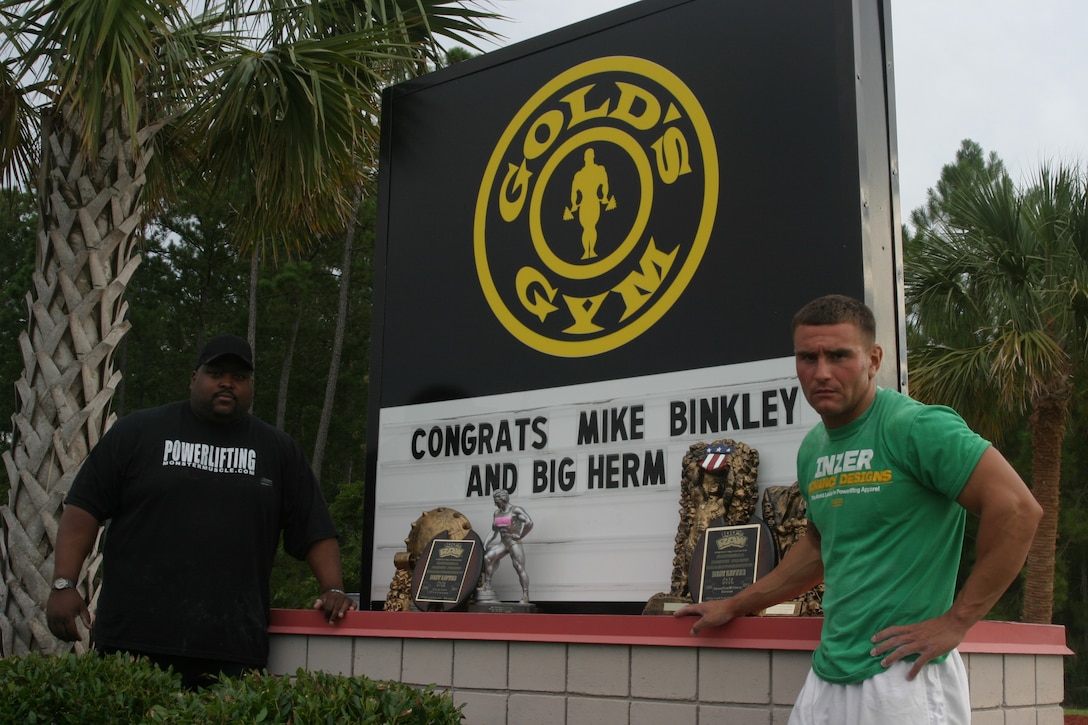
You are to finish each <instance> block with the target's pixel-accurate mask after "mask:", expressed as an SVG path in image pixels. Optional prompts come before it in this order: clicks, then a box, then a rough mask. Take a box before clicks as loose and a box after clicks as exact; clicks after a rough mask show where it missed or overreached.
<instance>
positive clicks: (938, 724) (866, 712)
mask: <svg viewBox="0 0 1088 725" xmlns="http://www.w3.org/2000/svg"><path fill="white" fill-rule="evenodd" d="M911 666H912V663H910V662H904V661H903V660H900V661H898V662H895V663H893V664H892V665H891V666H890V667H888V669H887V670H885V671H884V672H881V673H880V674H878V675H874V676H873V677H870V678H869V679H867V680H864V681H863V682H858V683H855V684H852V685H835V684H832V683H830V682H825V681H823V680H821V679H820V678H819V677H817V676H816V674H815V673H814V672H813V671H812V670H809V672H808V677H807V678H805V686H804V687H802V688H801V692H800V694H799V695H797V702H796V703H795V704H794V706H793V712H792V713H791V714H790V722H789V725H885V723H887V724H888V725H893V724H894V725H968V723H970V722H971V695H970V692H969V691H968V687H967V670H966V668H964V666H963V660H962V659H961V658H960V654H959V652H957V651H956V650H952V651H951V652H950V653H949V654H948V658H947V659H945V661H944V662H942V663H941V664H939V665H935V664H933V663H929V664H927V665H926V666H925V667H923V668H922V671H921V672H920V673H918V676H917V677H915V678H914V679H913V680H908V679H907V673H908V672H909V671H910V668H911Z"/></svg>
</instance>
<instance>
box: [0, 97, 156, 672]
mask: <svg viewBox="0 0 1088 725" xmlns="http://www.w3.org/2000/svg"><path fill="white" fill-rule="evenodd" d="M105 116H106V117H107V118H109V117H110V115H109V114H105ZM42 126H43V128H42V138H43V152H42V172H41V175H40V177H39V203H40V207H41V216H40V221H39V225H38V240H37V248H36V250H35V269H34V276H33V288H32V289H31V290H30V291H29V293H28V294H27V304H28V306H29V309H30V321H29V325H28V330H27V331H26V332H24V333H22V334H21V335H20V336H19V347H20V349H21V350H22V354H23V365H24V367H23V373H22V375H21V377H20V378H19V380H18V381H17V382H16V383H15V392H16V397H17V403H18V410H17V412H16V413H15V415H14V416H12V419H13V422H14V436H13V445H12V449H11V451H10V452H7V453H5V454H4V465H5V468H6V469H7V474H8V478H9V480H10V482H11V491H10V493H9V497H8V505H7V506H4V507H3V508H2V509H0V533H2V545H0V554H2V555H3V559H2V561H0V575H2V581H0V655H4V656H6V655H17V654H23V653H27V652H56V651H61V650H65V649H69V648H70V647H71V646H70V645H68V644H66V643H63V642H59V641H58V640H56V639H55V638H54V637H53V636H52V634H50V632H49V630H48V627H47V625H46V621H45V614H44V611H43V608H44V605H45V601H46V599H47V598H48V595H49V591H50V582H51V580H52V576H53V547H54V544H55V542H56V533H57V521H58V520H59V517H60V513H61V509H62V506H63V501H64V497H65V496H66V495H67V493H68V489H69V487H70V486H71V482H72V479H73V478H74V477H75V474H76V472H77V471H78V470H79V467H80V465H81V464H82V463H83V460H84V458H85V457H86V456H87V453H88V452H89V451H90V450H91V448H93V447H94V445H95V444H96V443H98V440H99V439H100V438H101V437H102V434H103V433H104V432H105V430H106V429H107V428H108V427H109V425H110V424H111V423H112V422H113V418H114V417H115V416H114V415H113V414H112V413H111V412H110V401H111V399H112V397H113V393H114V391H115V389H116V388H117V385H118V383H119V382H120V379H121V373H120V372H119V371H117V370H115V369H114V364H113V355H114V351H115V349H116V348H117V345H118V344H119V343H120V341H121V338H122V337H123V336H124V334H125V333H126V332H127V331H128V328H129V323H128V321H127V320H126V319H125V310H126V307H127V303H126V302H125V301H124V299H123V295H124V292H125V287H126V285H127V284H128V281H129V279H130V278H131V276H132V273H133V272H134V271H135V269H136V267H137V266H138V265H139V264H140V255H139V254H138V253H137V252H136V242H137V235H136V231H137V229H138V228H139V227H140V225H141V223H142V220H143V211H144V210H143V205H142V203H141V200H140V197H141V192H142V190H143V186H144V182H145V179H144V168H145V165H146V163H147V161H148V160H149V158H150V153H149V152H146V151H145V149H146V148H148V146H144V147H141V148H139V149H136V150H134V146H133V143H132V140H131V139H129V138H127V128H128V127H127V125H126V124H124V123H121V124H120V125H117V126H114V125H111V124H108V123H107V124H106V127H105V128H104V129H103V131H102V137H101V148H100V149H99V151H98V156H97V158H88V157H87V156H85V155H84V154H83V153H81V151H80V148H79V128H80V124H79V119H78V118H77V117H76V116H75V113H74V112H73V110H72V109H71V108H70V107H64V108H62V109H61V110H60V112H58V113H55V114H52V115H50V116H49V117H47V118H44V119H43V123H42ZM141 133H146V134H147V135H148V136H150V134H151V133H153V132H152V131H151V130H149V129H144V130H143V131H141ZM140 140H141V143H144V144H149V142H150V139H149V138H141V139H140ZM100 562H101V558H100V556H99V555H98V554H97V547H96V551H95V553H94V554H92V556H91V558H90V560H89V564H88V566H87V567H86V568H85V570H84V572H83V573H82V575H81V577H80V584H79V586H80V590H81V591H82V592H83V594H84V595H85V596H87V597H88V598H89V599H90V600H91V601H92V603H93V602H94V600H95V599H97V592H96V591H95V582H94V580H95V574H96V573H97V570H98V567H99V564H100ZM86 642H87V638H86V635H84V640H83V643H81V644H80V645H78V646H77V649H79V650H82V649H83V648H84V647H85V643H86Z"/></svg>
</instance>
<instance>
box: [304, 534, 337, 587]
mask: <svg viewBox="0 0 1088 725" xmlns="http://www.w3.org/2000/svg"><path fill="white" fill-rule="evenodd" d="M306 563H307V564H308V565H309V566H310V571H312V572H313V574H314V577H315V578H316V579H317V585H318V587H319V588H320V589H321V591H322V592H327V591H329V590H330V589H340V590H342V589H343V588H344V575H343V571H342V570H341V565H340V544H339V542H338V541H337V540H336V539H321V540H320V541H315V542H314V543H313V544H312V545H311V546H310V549H309V551H307V552H306Z"/></svg>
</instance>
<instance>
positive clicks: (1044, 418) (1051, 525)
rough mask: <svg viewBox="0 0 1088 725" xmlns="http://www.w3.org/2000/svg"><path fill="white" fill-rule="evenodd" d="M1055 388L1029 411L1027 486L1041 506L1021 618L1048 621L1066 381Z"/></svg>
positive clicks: (1030, 554) (1029, 554)
mask: <svg viewBox="0 0 1088 725" xmlns="http://www.w3.org/2000/svg"><path fill="white" fill-rule="evenodd" d="M1058 390H1059V391H1062V390H1064V391H1065V392H1064V393H1063V392H1058V393H1055V394H1052V395H1040V396H1038V397H1037V398H1036V399H1035V401H1034V404H1033V408H1032V414H1031V443H1032V458H1031V466H1032V474H1031V488H1032V492H1033V493H1034V494H1035V499H1036V500H1037V501H1038V502H1039V505H1040V506H1042V507H1043V518H1042V520H1040V521H1039V528H1038V529H1036V531H1035V539H1034V540H1033V541H1032V542H1031V549H1030V550H1029V551H1028V560H1027V570H1026V575H1025V580H1024V614H1023V620H1024V621H1025V622H1030V623H1033V624H1050V620H1051V616H1052V615H1053V612H1054V553H1055V551H1056V547H1057V542H1058V514H1059V507H1060V504H1061V467H1062V440H1063V438H1064V437H1065V423H1066V418H1067V416H1068V412H1069V385H1068V384H1066V385H1059V386H1058Z"/></svg>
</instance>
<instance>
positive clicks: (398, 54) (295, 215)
mask: <svg viewBox="0 0 1088 725" xmlns="http://www.w3.org/2000/svg"><path fill="white" fill-rule="evenodd" d="M190 8H192V11H190ZM493 17H495V16H494V14H493V13H488V12H483V11H481V10H476V9H472V8H470V7H466V6H465V4H464V3H461V2H457V1H456V0H324V1H320V2H302V1H301V0H206V1H205V2H203V3H199V2H197V1H196V0H110V1H109V2H104V1H101V2H100V1H92V2H88V1H87V0H0V58H3V59H4V60H3V61H0V128H2V129H3V136H2V138H0V163H2V164H3V166H2V168H0V176H2V177H3V180H4V181H9V180H13V179H28V178H30V177H34V176H36V178H37V183H38V202H39V210H40V222H39V229H38V235H37V246H36V256H35V273H34V281H33V285H32V289H31V290H30V291H29V293H28V295H27V304H28V306H29V308H30V325H29V329H28V331H27V332H26V333H25V334H23V335H20V339H19V343H18V344H19V347H20V349H21V352H22V358H23V361H24V371H23V374H22V377H21V378H20V379H19V381H18V382H17V383H16V396H17V399H18V406H17V407H18V409H17V412H16V414H15V416H13V420H14V441H13V446H12V450H11V452H10V453H9V454H5V456H4V464H5V468H6V470H7V473H8V477H9V479H10V481H11V490H10V492H9V498H8V505H7V506H4V507H2V509H0V530H2V534H3V535H2V537H0V654H20V653H24V652H28V651H53V650H55V649H56V648H57V647H58V643H57V642H56V641H55V640H54V638H53V637H52V636H51V635H50V634H49V632H48V630H47V628H46V626H45V621H44V616H43V614H42V605H43V603H44V602H45V600H46V598H47V595H48V592H49V581H48V577H49V576H50V575H51V572H52V551H53V544H54V541H55V535H56V521H57V519H58V516H59V513H60V509H61V505H62V501H63V499H64V496H65V494H66V492H67V490H68V487H69V485H70V483H71V480H72V478H73V477H74V475H75V473H76V471H77V470H78V468H79V466H80V464H81V463H82V461H83V459H84V457H85V456H86V455H87V452H88V451H89V450H90V449H91V447H93V446H94V445H95V443H97V441H98V439H99V438H100V437H101V435H102V433H103V432H104V430H105V429H106V428H107V427H108V425H109V423H110V421H111V414H110V400H111V398H112V395H113V392H114V390H115V389H116V387H117V385H118V383H119V380H120V373H119V372H118V371H117V370H115V368H114V364H113V355H114V351H115V349H116V347H117V345H118V343H119V342H120V340H121V338H122V337H123V336H124V334H125V332H126V331H127V329H128V322H127V321H126V315H125V312H126V302H125V300H124V292H125V287H126V284H127V282H128V280H129V279H130V278H131V276H132V275H133V273H134V272H135V270H136V268H137V266H138V265H139V264H140V255H139V250H138V240H139V238H140V229H141V226H142V225H143V224H144V222H145V220H146V219H147V214H148V211H149V210H150V209H152V208H154V207H156V206H158V205H161V204H166V203H168V202H169V200H170V197H171V190H172V187H173V188H176V187H177V186H178V185H179V184H181V183H202V182H205V181H207V182H210V183H215V184H221V185H222V186H221V188H241V189H244V190H245V191H244V192H243V193H240V194H239V195H238V197H237V198H236V199H235V202H236V208H237V214H236V222H237V224H236V229H235V238H236V240H237V241H238V243H239V245H240V246H241V247H252V248H251V249H248V251H249V252H250V253H252V252H253V249H257V250H259V249H261V248H262V247H264V246H269V245H270V246H272V247H273V249H276V248H286V247H290V246H291V245H297V244H299V241H298V240H301V239H306V238H309V237H310V236H312V235H313V234H315V233H322V232H327V231H329V230H336V229H339V230H343V229H344V228H345V226H346V223H347V221H348V219H349V218H350V214H351V212H352V211H353V207H352V201H353V199H352V193H353V191H354V189H355V188H356V186H357V179H358V177H359V169H360V168H366V167H371V166H373V158H372V155H373V148H374V147H375V144H374V140H375V138H376V128H377V118H378V112H377V105H378V98H379V90H380V88H381V86H382V85H383V84H385V83H386V82H387V80H388V79H389V78H399V77H404V76H405V75H408V74H411V73H413V72H415V71H418V70H419V69H422V68H425V67H426V63H427V62H428V61H432V62H433V61H434V60H435V59H437V58H439V57H441V53H440V49H439V48H438V46H437V42H436V39H437V38H439V37H446V38H449V39H451V40H453V41H455V42H458V43H467V44H469V45H471V44H472V42H471V40H470V39H471V38H480V37H484V36H486V35H488V34H489V33H488V31H486V30H485V29H484V27H483V25H482V23H483V22H484V21H486V20H488V19H491V18H493ZM234 184H238V185H239V186H238V187H234V186H233V185H234ZM254 245H256V246H255V247H254ZM98 564H99V562H98V560H97V558H96V557H94V558H92V562H91V564H90V565H89V567H88V570H87V571H86V572H84V575H83V577H82V581H81V587H83V591H84V593H85V594H86V595H88V596H89V597H91V599H92V600H93V599H94V597H95V595H96V592H94V591H93V587H94V584H93V582H94V574H95V573H96V571H97V567H98Z"/></svg>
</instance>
